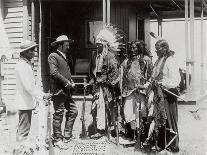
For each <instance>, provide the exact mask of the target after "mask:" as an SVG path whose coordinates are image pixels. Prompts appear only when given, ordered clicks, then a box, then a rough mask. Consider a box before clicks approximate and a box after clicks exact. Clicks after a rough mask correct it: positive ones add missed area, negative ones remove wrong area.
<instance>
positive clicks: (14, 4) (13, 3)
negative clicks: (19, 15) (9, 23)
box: [4, 0, 23, 8]
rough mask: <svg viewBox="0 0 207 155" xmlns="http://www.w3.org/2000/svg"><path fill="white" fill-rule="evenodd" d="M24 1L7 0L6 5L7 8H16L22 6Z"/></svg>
mask: <svg viewBox="0 0 207 155" xmlns="http://www.w3.org/2000/svg"><path fill="white" fill-rule="evenodd" d="M22 6H23V1H9V2H7V0H5V3H4V7H5V8H16V7H22Z"/></svg>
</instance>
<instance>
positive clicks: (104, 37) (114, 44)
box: [96, 24, 125, 52]
mask: <svg viewBox="0 0 207 155" xmlns="http://www.w3.org/2000/svg"><path fill="white" fill-rule="evenodd" d="M124 42H125V35H124V33H123V31H121V30H120V29H119V28H117V27H116V26H113V25H111V24H109V25H107V26H105V27H104V28H103V29H102V30H101V31H100V32H99V34H98V35H97V37H96V43H101V44H104V45H106V46H108V48H109V50H110V51H114V52H120V51H121V50H122V49H125V43H124Z"/></svg>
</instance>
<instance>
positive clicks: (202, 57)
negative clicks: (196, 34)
mask: <svg viewBox="0 0 207 155" xmlns="http://www.w3.org/2000/svg"><path fill="white" fill-rule="evenodd" d="M203 39H204V37H203V0H202V2H201V81H200V82H201V83H200V84H201V89H200V93H201V94H204V86H203V85H204V82H203V80H204V78H203V71H204V54H203V52H204V51H203Z"/></svg>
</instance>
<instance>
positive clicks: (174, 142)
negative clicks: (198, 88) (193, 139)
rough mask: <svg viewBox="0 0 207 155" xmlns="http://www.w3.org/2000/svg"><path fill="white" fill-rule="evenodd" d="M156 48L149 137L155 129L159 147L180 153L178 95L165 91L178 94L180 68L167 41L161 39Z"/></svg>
mask: <svg viewBox="0 0 207 155" xmlns="http://www.w3.org/2000/svg"><path fill="white" fill-rule="evenodd" d="M155 49H156V53H157V56H158V59H157V61H156V62H155V65H154V68H153V73H152V78H151V90H152V91H149V92H148V95H149V96H148V103H149V102H151V103H152V104H151V105H152V106H151V107H150V108H149V111H150V112H149V114H148V119H149V121H150V123H151V125H150V130H149V136H148V138H149V137H150V134H151V133H152V132H153V130H154V131H155V132H156V133H158V135H157V141H158V147H159V148H161V149H167V150H168V151H171V152H174V153H176V152H179V136H178V125H177V121H178V109H177V98H176V97H175V96H173V95H172V94H170V93H168V92H166V91H165V90H168V91H171V92H172V93H174V94H176V95H178V90H177V88H176V87H178V86H179V83H180V74H179V68H178V66H177V64H176V62H175V60H174V51H171V50H170V49H169V44H168V43H167V41H166V40H159V41H157V42H156V44H155ZM165 139H166V141H165ZM166 147H167V148H166Z"/></svg>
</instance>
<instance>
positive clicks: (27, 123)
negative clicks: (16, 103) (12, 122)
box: [16, 110, 32, 142]
mask: <svg viewBox="0 0 207 155" xmlns="http://www.w3.org/2000/svg"><path fill="white" fill-rule="evenodd" d="M31 118H32V110H19V123H18V127H17V133H16V140H17V142H21V141H23V140H26V138H27V137H28V135H29V132H30V128H31Z"/></svg>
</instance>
